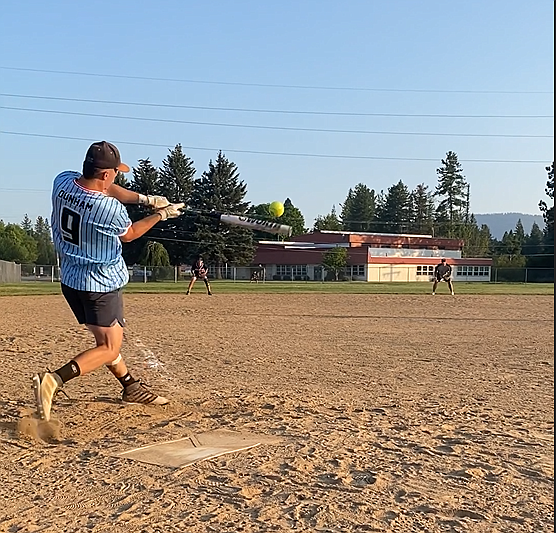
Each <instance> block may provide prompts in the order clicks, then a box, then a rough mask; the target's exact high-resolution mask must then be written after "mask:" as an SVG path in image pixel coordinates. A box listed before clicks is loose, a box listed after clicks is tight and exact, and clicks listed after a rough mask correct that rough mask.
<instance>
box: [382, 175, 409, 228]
mask: <svg viewBox="0 0 556 533" xmlns="http://www.w3.org/2000/svg"><path fill="white" fill-rule="evenodd" d="M412 214H413V209H412V200H411V194H410V192H409V189H408V188H407V187H406V186H405V185H404V183H403V182H402V181H401V180H400V181H399V182H398V183H397V184H396V185H392V186H391V187H389V188H388V192H387V193H386V195H385V196H384V202H383V204H382V207H381V209H380V215H379V217H378V221H379V222H380V223H381V227H382V232H384V233H406V232H407V231H408V230H409V229H410V227H411V223H412Z"/></svg>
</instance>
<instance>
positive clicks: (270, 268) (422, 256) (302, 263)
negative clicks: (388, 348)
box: [238, 231, 492, 282]
mask: <svg viewBox="0 0 556 533" xmlns="http://www.w3.org/2000/svg"><path fill="white" fill-rule="evenodd" d="M463 244H464V241H463V240H461V239H447V238H437V237H433V236H432V235H411V234H401V235H400V234H392V233H361V232H351V231H315V232H312V233H306V234H304V235H298V236H296V237H292V238H290V240H288V241H282V242H280V241H260V242H259V244H258V246H257V251H256V254H255V257H254V259H253V265H261V266H262V268H263V269H264V278H265V279H266V280H291V281H323V280H325V279H331V277H330V273H327V272H326V271H325V269H324V268H323V266H322V257H323V254H324V253H326V252H327V251H328V250H330V249H331V248H335V247H342V248H346V250H347V268H346V269H345V272H343V273H342V278H343V279H350V280H353V281H368V282H381V281H384V282H391V281H402V282H403V281H405V282H407V281H427V282H430V281H431V279H432V274H433V272H434V267H435V266H436V265H437V264H438V263H439V262H440V259H441V258H442V257H445V258H446V260H447V263H448V264H449V265H451V266H452V271H453V279H454V281H490V270H491V267H492V259H490V258H485V257H479V258H470V257H465V258H464V257H462V249H463ZM248 275H249V274H248V273H247V272H246V273H245V277H247V276H248ZM238 277H239V276H238ZM240 277H241V278H243V275H241V276H240Z"/></svg>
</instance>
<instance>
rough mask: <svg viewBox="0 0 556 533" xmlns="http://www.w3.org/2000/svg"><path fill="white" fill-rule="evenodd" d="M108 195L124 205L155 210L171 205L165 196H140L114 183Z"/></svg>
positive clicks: (108, 190) (109, 188)
mask: <svg viewBox="0 0 556 533" xmlns="http://www.w3.org/2000/svg"><path fill="white" fill-rule="evenodd" d="M106 194H107V195H108V196H111V197H112V198H116V200H119V201H120V202H122V204H140V205H148V206H150V207H154V208H155V209H160V208H161V207H166V206H168V205H170V202H169V201H168V200H167V199H166V198H165V197H164V196H152V195H145V194H140V193H138V192H135V191H130V190H129V189H126V188H125V187H120V186H119V185H116V184H115V183H112V185H110V187H108V189H107V191H106Z"/></svg>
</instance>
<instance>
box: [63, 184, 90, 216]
mask: <svg viewBox="0 0 556 533" xmlns="http://www.w3.org/2000/svg"><path fill="white" fill-rule="evenodd" d="M58 198H62V200H65V201H66V202H67V203H68V204H70V205H71V206H72V207H77V208H80V209H88V210H89V211H91V210H92V209H93V204H90V203H88V202H87V203H85V200H80V199H79V198H77V197H76V196H73V194H70V193H69V192H66V191H64V189H62V190H61V191H60V192H59V193H58Z"/></svg>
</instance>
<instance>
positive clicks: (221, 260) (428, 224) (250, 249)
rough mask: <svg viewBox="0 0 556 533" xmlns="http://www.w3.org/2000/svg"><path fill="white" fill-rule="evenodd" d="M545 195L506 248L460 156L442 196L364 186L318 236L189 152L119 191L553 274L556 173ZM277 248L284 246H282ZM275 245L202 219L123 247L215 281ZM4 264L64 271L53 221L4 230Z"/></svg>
mask: <svg viewBox="0 0 556 533" xmlns="http://www.w3.org/2000/svg"><path fill="white" fill-rule="evenodd" d="M546 171H547V173H548V177H547V182H546V189H545V192H546V194H547V196H548V198H549V199H550V200H552V206H549V205H548V204H547V203H546V202H545V201H544V200H540V202H539V209H540V210H541V212H542V213H543V218H544V223H545V227H544V228H543V229H541V228H540V227H539V226H538V225H537V224H533V227H532V228H531V231H530V233H529V234H526V233H525V231H524V228H523V225H522V223H521V221H518V223H517V225H516V227H515V228H514V229H513V230H510V231H508V232H506V233H505V234H504V236H503V237H502V239H501V240H498V239H495V238H493V237H492V235H491V233H490V230H489V228H488V226H487V225H485V224H482V225H481V226H480V227H479V226H478V224H477V221H476V219H475V216H474V215H473V213H471V211H470V194H471V192H470V185H469V183H468V182H467V181H466V179H465V176H464V175H463V168H462V166H461V164H460V163H459V160H458V156H457V154H456V153H454V152H451V151H450V152H447V154H446V157H445V158H444V159H442V160H441V164H440V166H439V168H437V170H436V173H437V184H436V186H435V187H434V189H429V187H428V186H427V185H426V184H424V183H422V184H419V185H417V187H415V188H414V189H413V190H411V189H409V188H408V187H407V186H406V185H405V184H404V183H403V181H402V180H400V181H399V182H398V183H396V184H394V185H392V186H391V187H389V188H388V189H387V190H386V191H375V190H374V189H372V188H370V187H369V186H368V185H366V184H364V183H362V182H361V183H358V184H357V185H355V186H354V187H353V188H350V189H349V190H348V193H347V196H346V198H345V199H344V201H343V202H339V204H338V205H339V206H340V210H339V212H337V210H336V207H335V206H332V209H331V211H330V212H329V213H328V214H326V215H319V216H317V217H316V219H315V221H314V224H313V227H312V228H306V227H305V219H304V217H303V214H302V212H301V211H300V209H298V208H297V207H295V205H294V204H293V203H292V201H291V199H289V198H286V200H285V202H284V208H285V209H284V214H283V215H282V216H281V217H280V218H279V219H278V218H276V217H273V216H272V215H270V213H269V211H268V205H269V204H268V203H264V204H256V205H255V204H251V203H250V202H248V201H247V200H246V195H247V184H246V183H245V182H244V181H243V180H241V179H240V173H239V169H238V167H237V165H236V164H235V163H234V162H232V161H230V160H229V159H228V158H227V157H226V156H225V155H224V154H223V153H222V152H219V153H218V154H217V157H216V159H215V160H214V161H213V160H210V161H209V163H208V168H207V170H205V171H204V172H202V174H201V175H200V176H197V170H196V169H195V166H194V162H193V161H192V160H191V159H190V158H189V157H188V156H187V155H186V154H185V153H184V152H183V150H182V147H181V145H180V144H178V145H176V146H175V147H174V148H173V149H170V150H169V152H168V155H167V157H166V158H165V159H164V160H163V161H162V165H161V166H160V167H159V168H156V167H155V166H154V165H153V164H152V162H151V161H150V159H141V160H139V163H138V165H137V167H134V168H133V169H132V173H131V175H130V179H129V180H128V179H127V178H126V177H125V176H124V175H123V174H119V175H118V177H117V179H116V183H118V184H119V185H121V186H123V187H126V188H129V189H131V190H133V191H136V192H139V193H142V194H159V195H162V196H166V197H167V198H168V199H170V200H171V201H172V202H183V203H185V204H186V205H187V206H188V207H189V208H190V209H192V210H197V211H208V212H211V211H217V212H223V213H233V214H239V215H249V216H253V217H256V218H263V219H266V220H270V221H274V222H278V221H279V222H280V223H281V224H288V225H290V226H292V228H293V235H300V234H303V233H306V232H309V231H320V230H336V231H354V232H380V233H405V234H408V233H409V234H427V235H430V234H432V235H434V236H436V237H447V238H459V239H462V240H463V241H464V243H465V244H464V248H463V255H464V257H492V258H493V259H494V264H495V266H502V267H504V266H508V267H525V266H527V267H538V268H540V267H544V268H549V267H553V266H554V207H553V201H554V163H552V165H551V166H550V167H546ZM127 209H128V212H129V215H130V218H131V219H132V220H138V219H139V218H142V217H143V216H145V215H146V214H147V210H146V208H145V207H143V206H136V205H130V206H127ZM274 238H276V237H274ZM262 239H265V240H268V239H269V236H268V235H267V234H264V233H258V232H252V231H250V230H245V229H241V228H235V227H231V226H224V225H220V224H218V223H216V222H215V220H214V219H213V218H211V217H208V216H204V215H202V214H197V215H189V216H182V217H179V218H177V219H171V220H168V221H165V222H163V223H160V224H158V225H157V226H155V227H154V228H153V229H152V230H151V231H149V232H148V233H147V234H146V235H145V236H144V237H142V238H141V239H138V240H137V241H134V242H131V243H126V244H124V246H123V254H124V259H125V260H126V262H127V263H128V264H143V265H150V266H169V265H180V264H190V263H192V262H193V261H194V259H195V258H196V257H197V256H198V255H199V254H202V255H203V257H204V258H205V261H206V262H207V263H210V264H213V265H214V266H215V267H216V271H217V272H219V270H220V267H222V266H223V265H224V264H232V265H249V264H250V263H251V262H252V259H253V257H254V254H255V249H256V242H257V241H258V240H262ZM0 259H4V260H7V261H16V262H21V263H35V264H44V265H47V264H55V253H54V248H53V245H52V239H51V236H50V227H49V224H48V220H47V219H45V218H43V217H38V218H37V220H36V222H35V224H32V222H31V221H30V220H29V218H28V217H27V216H25V219H24V220H23V221H22V222H21V224H4V223H3V222H2V221H0Z"/></svg>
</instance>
